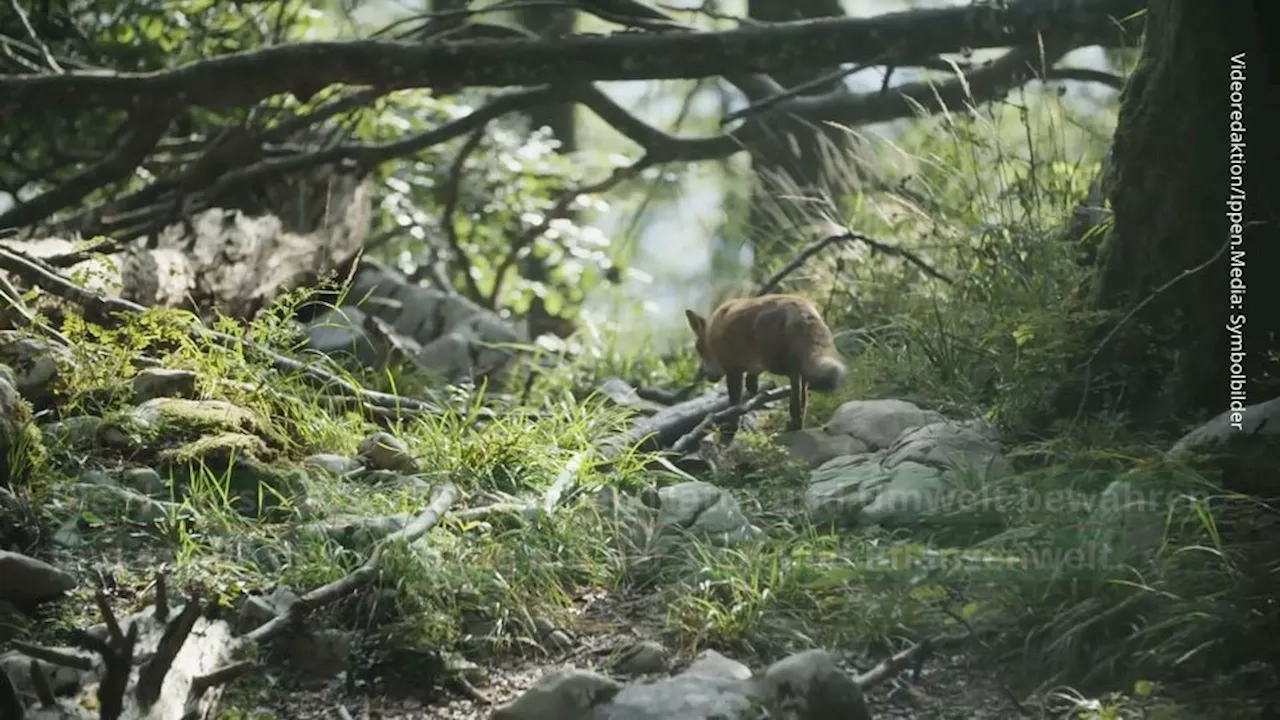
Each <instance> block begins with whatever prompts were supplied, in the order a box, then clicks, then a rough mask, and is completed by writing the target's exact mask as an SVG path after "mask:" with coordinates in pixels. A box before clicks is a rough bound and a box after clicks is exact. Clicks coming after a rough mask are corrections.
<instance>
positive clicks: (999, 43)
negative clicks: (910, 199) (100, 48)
mask: <svg viewBox="0 0 1280 720" xmlns="http://www.w3.org/2000/svg"><path fill="white" fill-rule="evenodd" d="M1144 5H1145V3H1143V2H1141V1H1140V0H1020V1H1019V2H1010V3H1006V4H1003V5H996V4H992V5H981V6H957V7H947V8H938V9H928V10H909V11H904V12H897V13H889V14H885V15H881V16H879V17H875V18H839V19H823V20H811V21H801V22H794V23H780V24H776V25H770V26H767V27H744V28H741V29H736V30H729V31H723V32H704V33H683V32H680V33H626V34H616V35H610V36H604V37H590V36H582V35H578V36H572V37H568V38H558V39H552V40H541V39H539V40H533V39H517V40H500V41H492V40H490V41H482V40H476V41H464V42H442V43H429V44H421V43H405V42H394V41H378V40H362V41H351V42H312V43H299V44H290V45H279V46H274V47H268V48H264V49H260V50H252V51H246V52H240V53H234V54H231V55H225V56H222V57H217V58H211V59H208V60H201V61H197V62H194V63H190V64H188V65H184V66H182V67H179V68H175V69H173V70H165V71H159V72H151V73H105V72H98V73H90V72H73V73H66V74H62V75H17V76H15V75H5V76H0V111H3V110H7V109H9V108H24V109H26V108H58V109H59V110H62V111H72V110H87V109H103V108H114V109H126V110H140V109H141V108H142V107H145V106H146V105H148V104H150V103H153V102H154V101H156V100H160V99H180V100H181V101H182V102H185V103H186V104H187V105H189V106H200V107H208V108H228V107H241V106H245V105H249V104H252V103H255V102H257V101H258V100H261V99H263V98H265V97H268V96H271V95H275V94H278V93H281V92H295V93H296V94H300V95H303V96H307V97H309V96H310V95H311V94H312V93H313V92H314V91H315V90H316V89H318V88H323V87H325V86H327V85H331V84H334V83H343V84H348V85H362V86H374V87H381V88H385V89H387V90H392V89H402V88H414V87H421V88H433V89H436V90H442V91H448V90H454V89H457V88H461V87H512V86H524V85H538V84H541V83H544V82H546V81H547V80H548V79H549V78H556V79H561V80H566V81H576V82H589V81H597V80H644V79H678V78H683V79H695V78H702V77H709V76H713V75H725V76H731V75H744V74H753V73H770V72H776V71H781V70H787V69H799V68H807V67H831V66H833V65H839V64H841V63H847V62H865V61H874V60H876V59H878V58H882V57H887V56H892V55H898V54H902V53H903V52H904V51H907V50H909V51H910V52H911V53H912V54H914V55H919V56H927V55H936V54H940V53H947V52H957V51H959V50H961V49H963V48H987V47H1005V46H1010V45H1020V44H1025V43H1027V42H1029V41H1031V40H1033V39H1034V38H1036V37H1037V36H1040V35H1045V36H1052V37H1062V38H1071V39H1072V40H1074V41H1075V44H1080V45H1088V44H1111V43H1112V42H1114V41H1116V39H1117V37H1118V34H1119V33H1118V31H1119V29H1120V28H1119V27H1118V25H1119V24H1120V20H1119V19H1120V18H1125V17H1127V16H1131V15H1133V14H1134V13H1136V12H1137V11H1139V10H1141V9H1142V8H1143V6H1144Z"/></svg>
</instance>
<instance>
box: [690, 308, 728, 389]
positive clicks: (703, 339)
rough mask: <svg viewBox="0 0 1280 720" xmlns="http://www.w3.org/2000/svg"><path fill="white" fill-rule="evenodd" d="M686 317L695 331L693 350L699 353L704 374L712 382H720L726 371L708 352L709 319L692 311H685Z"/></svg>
mask: <svg viewBox="0 0 1280 720" xmlns="http://www.w3.org/2000/svg"><path fill="white" fill-rule="evenodd" d="M684 317H685V319H686V320H688V321H689V329H690V330H692V331H693V337H694V341H693V349H694V350H697V351H698V358H699V359H700V360H701V361H702V374H703V375H706V376H707V379H708V380H710V381H712V382H717V381H719V380H720V378H722V377H724V370H722V369H721V368H720V366H719V365H718V364H717V363H716V361H715V359H714V358H713V357H712V356H711V354H710V353H708V352H707V319H706V318H704V317H702V316H701V315H699V314H698V313H696V312H694V311H692V310H685V311H684Z"/></svg>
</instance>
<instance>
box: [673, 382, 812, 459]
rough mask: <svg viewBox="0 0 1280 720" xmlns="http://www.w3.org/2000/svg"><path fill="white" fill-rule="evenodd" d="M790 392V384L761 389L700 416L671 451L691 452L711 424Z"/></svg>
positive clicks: (737, 415) (733, 417)
mask: <svg viewBox="0 0 1280 720" xmlns="http://www.w3.org/2000/svg"><path fill="white" fill-rule="evenodd" d="M790 392H791V386H789V385H788V386H786V387H777V388H772V389H769V390H762V391H761V392H759V393H757V394H756V395H755V396H753V397H752V398H751V399H750V400H748V401H746V402H744V403H742V404H741V405H733V406H731V407H727V408H725V409H723V410H719V411H716V412H713V413H710V414H708V415H707V416H706V417H704V418H702V421H701V422H699V423H698V424H697V425H696V426H694V428H693V429H692V430H690V431H689V432H688V433H686V434H685V435H684V436H683V437H681V438H680V439H679V440H677V441H676V442H675V444H673V445H672V446H671V452H673V453H675V454H677V455H683V454H685V453H687V452H691V451H692V450H693V449H694V448H696V447H697V446H698V443H699V442H700V441H701V440H702V438H703V437H704V436H705V435H706V434H707V433H708V432H710V431H711V428H712V427H713V426H715V425H717V424H719V423H722V422H727V421H729V420H737V419H738V418H740V417H742V416H743V415H746V414H747V413H749V412H752V411H753V410H758V409H760V408H762V407H764V406H765V405H767V404H769V403H771V402H773V401H775V400H781V399H782V398H784V397H786V396H787V395H788V394H790Z"/></svg>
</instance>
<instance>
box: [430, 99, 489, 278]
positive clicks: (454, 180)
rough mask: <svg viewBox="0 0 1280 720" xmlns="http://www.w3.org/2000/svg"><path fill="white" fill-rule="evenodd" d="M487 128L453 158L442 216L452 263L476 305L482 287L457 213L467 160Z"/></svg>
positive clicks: (477, 131) (473, 134) (470, 138)
mask: <svg viewBox="0 0 1280 720" xmlns="http://www.w3.org/2000/svg"><path fill="white" fill-rule="evenodd" d="M486 127H488V124H487V123H486V124H485V125H481V126H480V127H478V128H476V129H475V130H472V131H471V135H470V136H468V137H467V141H466V142H464V143H463V144H462V147H461V148H460V149H459V150H458V154H457V156H456V157H454V159H453V164H452V165H450V166H449V179H448V181H447V182H446V183H445V188H444V193H445V198H444V211H443V212H442V213H441V217H440V225H441V226H442V227H443V228H444V236H445V238H447V239H448V241H449V251H450V252H452V253H453V262H454V263H455V264H456V265H457V269H458V271H459V272H461V273H462V279H463V280H462V281H463V283H464V284H465V285H466V287H467V294H468V295H470V296H471V299H472V300H475V301H477V302H478V301H479V300H480V299H481V293H480V286H479V285H477V284H476V279H475V277H473V276H472V273H471V258H470V257H469V256H468V255H467V253H466V251H464V250H463V249H462V241H461V240H459V239H458V223H457V220H456V218H455V216H456V215H457V213H458V201H459V200H461V199H462V171H463V168H464V166H465V165H466V164H467V158H469V157H471V155H472V154H473V153H475V151H476V148H478V147H480V142H481V141H482V140H484V131H485V128H486Z"/></svg>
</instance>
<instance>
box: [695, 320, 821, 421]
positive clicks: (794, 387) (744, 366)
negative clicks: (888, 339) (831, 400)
mask: <svg viewBox="0 0 1280 720" xmlns="http://www.w3.org/2000/svg"><path fill="white" fill-rule="evenodd" d="M685 318H686V319H687V320H688V321H689V328H690V329H691V330H693V334H694V337H695V342H694V347H695V349H696V350H697V352H698V356H699V357H700V358H701V359H702V369H703V372H704V373H705V374H706V375H707V377H709V378H710V379H712V380H719V379H720V378H721V377H724V378H725V383H726V385H727V386H728V390H729V402H730V403H731V404H733V405H738V404H740V403H741V402H742V401H743V400H744V399H745V398H744V396H743V390H744V389H745V390H746V397H750V396H752V395H755V394H756V392H757V391H758V390H759V385H760V374H761V373H766V372H767V373H770V374H772V375H782V376H785V377H787V378H789V379H790V380H791V408H790V410H791V420H790V423H789V424H788V425H787V429H788V430H799V429H801V428H802V427H804V412H805V409H806V407H805V406H806V405H807V402H806V391H807V390H809V389H813V390H814V391H816V392H832V391H834V390H835V389H836V388H838V387H840V384H841V383H842V382H844V374H845V367H844V363H843V362H841V360H840V354H839V353H838V352H837V351H836V346H835V340H834V338H832V336H831V330H830V328H828V327H827V324H826V323H825V322H823V320H822V315H821V314H819V312H818V308H817V306H815V305H814V304H813V303H812V302H810V301H809V300H808V299H806V298H803V297H800V296H798V295H762V296H760V297H753V298H738V299H734V300H726V301H725V302H723V303H721V304H720V306H719V307H717V308H716V309H715V312H713V313H711V317H710V318H704V317H702V316H701V315H699V314H698V313H696V312H694V311H692V310H686V311H685ZM744 385H745V388H744Z"/></svg>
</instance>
